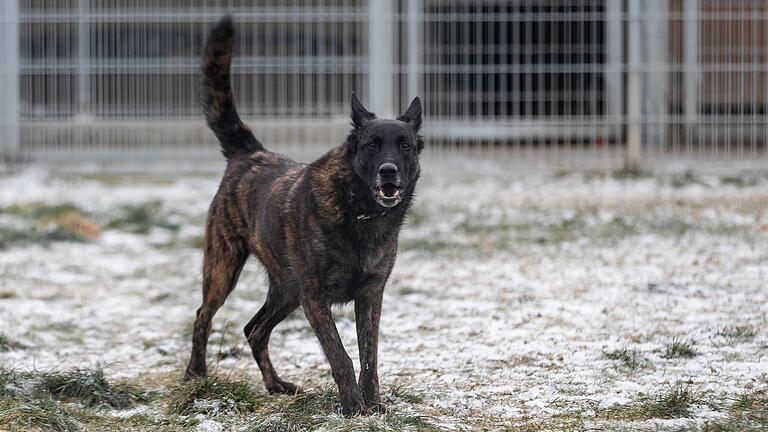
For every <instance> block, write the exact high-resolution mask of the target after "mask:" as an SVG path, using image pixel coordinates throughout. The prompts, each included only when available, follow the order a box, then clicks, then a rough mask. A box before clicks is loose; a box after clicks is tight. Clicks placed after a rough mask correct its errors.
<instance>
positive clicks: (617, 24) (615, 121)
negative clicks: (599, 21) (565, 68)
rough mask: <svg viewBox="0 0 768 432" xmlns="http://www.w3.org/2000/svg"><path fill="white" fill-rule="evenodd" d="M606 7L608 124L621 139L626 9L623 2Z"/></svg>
mask: <svg viewBox="0 0 768 432" xmlns="http://www.w3.org/2000/svg"><path fill="white" fill-rule="evenodd" d="M605 7H606V9H607V10H606V16H607V19H606V26H607V29H606V30H607V32H606V33H607V38H606V41H605V42H606V44H607V50H606V51H607V54H608V58H607V61H606V64H605V84H606V90H607V97H608V101H607V103H608V107H607V108H608V109H607V115H608V124H609V125H610V126H609V127H610V134H611V135H612V136H615V137H617V138H616V142H620V140H621V122H622V115H623V113H624V91H623V90H622V88H623V80H624V77H623V72H624V71H623V65H624V59H623V56H624V33H623V32H624V10H623V2H620V1H608V2H606V4H605Z"/></svg>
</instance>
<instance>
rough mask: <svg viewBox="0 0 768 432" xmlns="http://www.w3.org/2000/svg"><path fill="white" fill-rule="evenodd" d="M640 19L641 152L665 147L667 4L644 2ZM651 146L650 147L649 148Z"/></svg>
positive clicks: (663, 2)
mask: <svg viewBox="0 0 768 432" xmlns="http://www.w3.org/2000/svg"><path fill="white" fill-rule="evenodd" d="M642 4H643V6H644V10H643V15H644V17H645V20H644V21H643V24H644V25H643V35H642V39H641V40H642V41H643V44H644V46H643V48H644V53H645V56H644V58H645V61H644V62H643V64H644V65H645V70H644V71H643V93H642V94H643V105H644V108H645V112H644V115H643V116H644V119H645V121H644V122H643V123H644V124H643V138H644V141H645V142H644V144H645V149H646V151H648V150H649V149H650V148H660V147H661V146H664V145H666V144H667V126H669V125H668V117H667V114H668V112H669V108H668V106H667V98H668V97H669V79H668V76H669V69H668V68H667V64H668V58H667V44H668V43H669V35H668V33H669V31H668V25H669V22H668V21H667V17H668V12H669V2H668V1H667V0H646V1H644V2H642ZM651 146H653V147H651Z"/></svg>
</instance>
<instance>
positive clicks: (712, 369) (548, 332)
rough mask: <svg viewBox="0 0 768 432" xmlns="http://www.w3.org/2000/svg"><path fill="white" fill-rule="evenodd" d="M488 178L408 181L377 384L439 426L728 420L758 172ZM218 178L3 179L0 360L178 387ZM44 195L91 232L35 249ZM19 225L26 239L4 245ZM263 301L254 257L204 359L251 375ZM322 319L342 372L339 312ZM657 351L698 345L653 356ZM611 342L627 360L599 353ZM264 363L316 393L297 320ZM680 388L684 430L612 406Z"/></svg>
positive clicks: (757, 324) (763, 214)
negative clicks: (687, 353)
mask: <svg viewBox="0 0 768 432" xmlns="http://www.w3.org/2000/svg"><path fill="white" fill-rule="evenodd" d="M446 171H447V172H446ZM483 173H484V175H481V176H478V175H474V174H473V173H472V172H470V171H469V170H467V171H466V172H459V173H456V172H455V171H454V170H441V169H437V168H435V167H431V168H430V169H428V170H427V172H426V173H425V175H424V177H423V180H422V182H421V183H420V187H419V190H418V199H417V201H416V203H415V205H414V210H413V215H412V217H411V219H410V221H409V224H408V225H407V226H406V227H405V229H404V231H403V234H402V237H401V248H400V253H399V256H398V261H397V265H396V267H395V269H394V272H393V275H392V277H391V279H390V283H389V285H388V287H387V291H386V296H385V302H384V312H383V318H382V324H381V328H382V329H381V343H380V370H379V375H380V377H381V380H382V386H383V388H393V387H395V386H398V385H407V386H408V388H410V389H413V390H414V391H417V392H418V393H419V394H421V395H423V396H424V397H425V402H424V404H425V406H426V409H428V410H429V412H430V413H431V414H433V415H435V416H437V417H438V418H440V420H441V423H442V424H443V425H444V426H445V427H447V428H449V429H450V428H460V427H461V426H462V425H468V424H478V425H482V427H485V428H488V429H504V428H510V427H517V426H526V425H527V426H529V427H538V428H540V429H547V428H552V429H560V428H562V427H565V426H563V425H566V426H568V425H570V427H573V425H577V426H579V427H591V428H597V429H601V428H604V429H624V430H626V429H643V428H647V429H649V430H658V429H661V430H667V429H670V430H672V429H676V428H679V427H682V426H686V425H687V426H691V425H694V426H695V425H703V424H704V423H705V422H707V421H713V420H716V419H718V418H723V417H725V416H726V415H727V412H728V411H727V401H729V400H731V399H732V398H734V397H737V396H738V395H742V394H745V393H750V392H758V391H761V390H763V391H764V390H765V389H766V387H768V362H767V361H766V359H765V356H766V354H768V320H767V319H768V318H767V317H768V286H767V285H768V177H766V176H765V175H763V174H754V175H741V176H738V177H733V178H731V177H722V178H721V177H706V176H697V175H695V174H691V173H687V174H678V175H667V176H664V177H640V178H629V179H624V178H621V177H620V176H614V175H583V174H578V175H576V174H574V175H564V176H563V175H561V176H525V177H521V176H516V175H514V174H508V173H505V170H504V167H503V166H501V167H495V169H487V170H486V169H484V170H483ZM216 186H217V179H216V178H215V177H208V176H198V177H194V176H190V177H186V178H181V179H172V180H169V179H167V178H153V177H123V178H113V177H110V178H95V177H90V178H82V177H81V178H60V177H56V176H53V175H49V174H47V173H45V172H42V171H26V172H24V173H22V174H19V175H16V176H12V177H5V178H0V236H2V235H5V236H6V238H5V241H3V238H2V237H0V247H1V249H0V317H1V318H0V322H1V323H2V324H0V335H2V336H4V337H5V338H6V339H8V340H11V341H14V342H15V343H16V344H17V346H15V347H12V349H8V350H7V351H4V352H2V350H0V365H2V366H4V367H6V368H15V369H20V370H28V369H37V370H45V369H51V368H56V369H65V368H69V367H76V366H83V367H90V366H94V365H96V364H100V365H106V367H107V371H108V374H109V375H110V376H113V377H116V378H128V379H131V380H135V381H137V382H145V383H147V382H149V383H151V382H152V380H153V379H154V377H169V376H177V375H178V376H180V375H181V372H182V369H183V366H184V365H185V362H186V360H187V356H188V353H189V348H190V340H189V339H190V331H191V322H192V320H193V317H194V311H195V309H196V308H197V307H198V306H199V302H200V261H201V253H200V248H199V244H200V238H201V236H202V226H203V221H204V217H205V212H206V210H207V206H208V203H209V202H210V199H211V197H212V196H213V194H214V192H215V189H216ZM59 205H66V208H70V209H75V211H77V212H79V213H80V214H82V215H83V216H84V217H86V218H88V219H89V220H92V221H94V222H95V223H96V224H98V225H99V226H101V228H102V229H103V232H102V233H101V235H99V236H98V237H96V238H95V239H93V240H88V241H58V240H57V237H56V236H53V237H46V236H45V235H44V234H45V230H49V229H50V226H51V222H50V221H48V220H46V219H45V217H46V216H41V214H45V213H46V211H47V210H45V209H48V208H53V207H55V206H59ZM41 208H42V209H43V210H41ZM30 209H31V210H30ZM137 213H138V216H137ZM47 217H49V218H50V217H52V216H47ZM53 223H54V224H55V221H54V222H53ZM29 230H34V231H36V232H37V233H38V234H37V235H39V238H35V237H34V236H32V240H29V239H27V240H25V237H24V236H23V235H19V232H22V233H23V232H26V231H29ZM43 240H44V241H43ZM65 240H67V239H66V238H65ZM69 240H71V239H69ZM265 290H266V283H265V278H264V275H263V272H262V270H261V269H260V266H259V265H258V263H257V262H256V261H255V260H251V261H249V263H248V265H247V266H246V270H245V271H244V274H243V276H242V277H241V279H240V282H239V284H238V286H237V289H236V290H235V292H234V293H233V295H231V296H230V298H229V299H228V301H227V303H226V304H225V306H224V307H223V308H222V309H221V310H220V311H219V313H218V314H217V315H216V318H215V319H214V325H213V328H214V332H213V334H212V337H211V344H210V346H209V365H210V366H209V367H211V368H212V369H214V370H216V371H227V373H229V371H233V370H234V371H237V372H238V373H242V374H247V375H248V376H251V377H252V378H253V380H254V381H255V382H257V383H260V380H261V378H260V374H259V372H258V368H257V366H256V364H255V362H254V361H253V360H252V358H251V357H250V352H249V350H248V349H247V344H246V342H245V340H244V338H243V337H242V331H241V329H242V327H243V325H244V324H245V323H247V322H248V320H249V319H250V317H251V316H252V315H253V314H254V313H255V312H256V311H257V310H258V308H259V307H260V306H261V303H262V301H263V300H264V295H265ZM336 311H337V323H338V327H339V331H340V333H341V335H342V337H343V339H344V342H345V345H346V346H347V349H348V351H349V352H350V354H351V357H353V359H354V361H355V364H357V358H356V357H357V350H356V340H355V339H356V337H355V329H354V321H353V312H352V307H351V305H349V306H344V307H339V308H338V309H337V310H336ZM672 342H680V343H683V344H690V345H691V347H692V349H693V350H694V351H695V352H696V355H694V356H693V357H690V358H686V357H676V356H670V355H667V354H666V349H667V347H668V345H669V344H671V343H672ZM18 345H20V346H21V347H19V346H18ZM617 350H618V351H621V350H624V351H630V352H633V353H634V354H635V355H636V356H637V359H639V366H637V365H636V366H637V367H634V366H628V365H627V364H626V363H622V361H621V360H620V359H619V360H617V359H615V358H611V357H615V356H612V355H611V353H615V352H617ZM633 350H634V351H633ZM270 352H271V354H272V357H273V362H274V363H275V366H276V368H277V370H278V372H279V373H281V375H282V376H283V378H285V379H287V380H290V381H294V382H297V383H300V384H303V385H304V386H305V387H308V388H312V387H313V386H316V387H320V386H325V385H328V384H329V383H331V378H330V369H329V366H328V364H327V362H326V360H325V359H324V357H323V355H322V352H321V349H320V347H319V345H318V343H317V342H316V340H315V338H314V336H313V334H312V332H311V331H310V329H309V327H308V325H307V323H306V320H305V319H304V317H303V316H302V315H301V314H300V313H297V314H295V315H294V316H292V317H291V318H289V319H288V320H287V321H286V322H284V323H282V324H281V325H280V326H278V327H277V329H276V330H275V333H274V334H273V337H272V340H271V344H270ZM680 387H684V388H686V389H689V390H690V391H692V392H693V393H695V394H696V395H697V396H698V397H699V399H698V402H696V403H694V404H693V405H692V407H691V410H690V412H689V414H688V415H686V416H683V417H682V418H673V419H655V418H645V419H640V420H637V421H632V422H628V423H622V422H626V421H628V420H625V419H621V418H620V417H621V416H616V415H613V414H612V413H616V412H621V411H617V407H622V406H626V407H631V406H635V405H637V404H640V403H642V401H644V400H646V398H647V397H649V396H650V397H654V395H659V394H660V393H663V392H664V391H665V390H666V389H674V388H680ZM719 407H722V409H721V408H719ZM473 422H476V423H473ZM203 424H205V425H208V426H211V425H213V426H216V425H217V424H218V423H216V419H210V420H208V419H206V420H204V421H203V422H202V423H201V425H203ZM213 426H211V427H213ZM206 427H207V426H206ZM216 427H218V426H216ZM214 429H215V427H214Z"/></svg>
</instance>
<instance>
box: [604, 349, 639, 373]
mask: <svg viewBox="0 0 768 432" xmlns="http://www.w3.org/2000/svg"><path fill="white" fill-rule="evenodd" d="M603 355H604V356H605V358H607V359H610V360H617V361H619V362H620V364H621V366H623V367H625V368H627V369H629V370H636V369H640V368H643V367H645V366H646V365H647V361H646V360H645V359H644V358H643V356H642V354H640V352H638V351H637V349H634V348H629V347H627V346H623V347H621V348H616V349H614V350H611V351H603Z"/></svg>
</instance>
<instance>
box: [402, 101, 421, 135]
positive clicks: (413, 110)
mask: <svg viewBox="0 0 768 432" xmlns="http://www.w3.org/2000/svg"><path fill="white" fill-rule="evenodd" d="M397 119H398V120H400V121H401V122H405V123H408V124H409V125H411V126H412V127H413V128H414V129H415V130H416V131H417V132H418V130H419V128H421V99H419V97H418V96H416V97H415V98H413V101H411V105H410V106H409V107H408V109H407V110H405V113H403V115H401V116H400V117H398V118H397Z"/></svg>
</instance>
